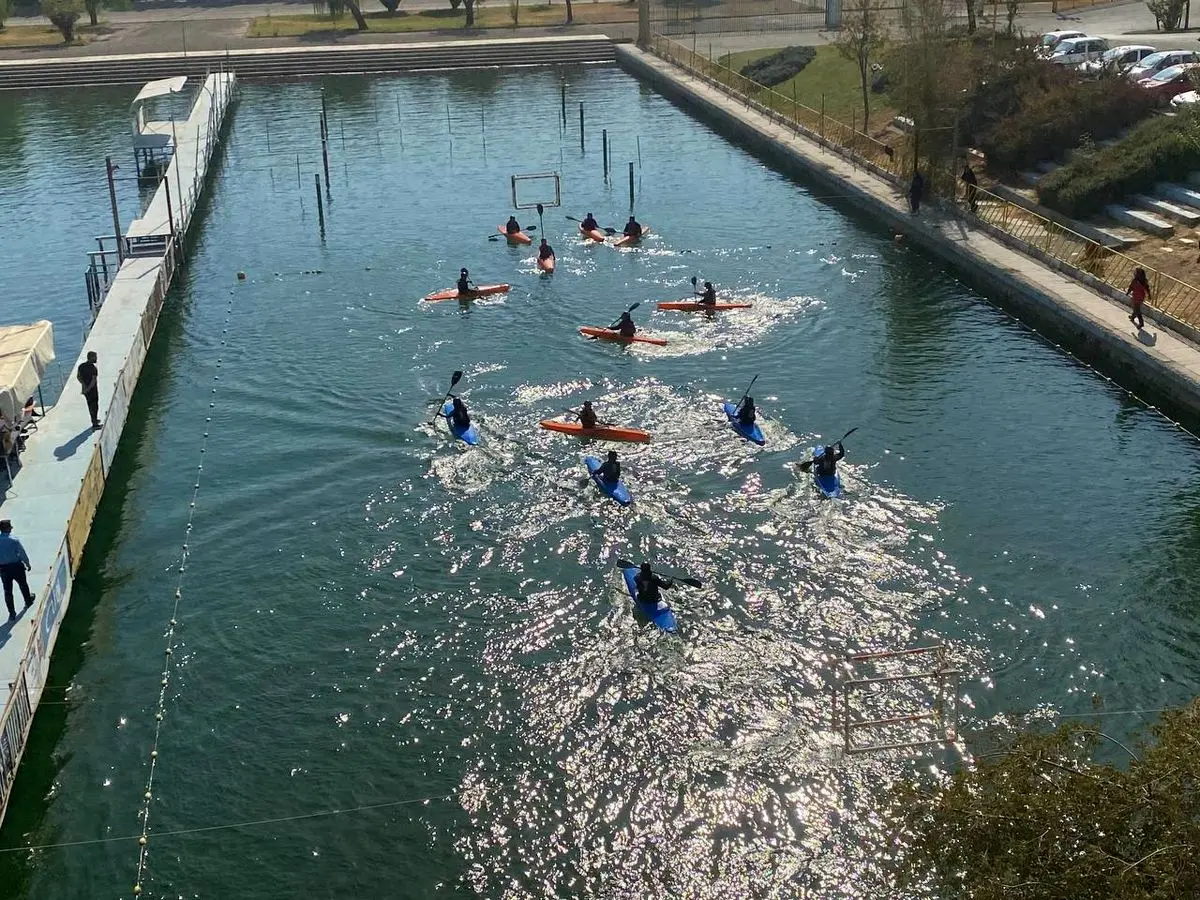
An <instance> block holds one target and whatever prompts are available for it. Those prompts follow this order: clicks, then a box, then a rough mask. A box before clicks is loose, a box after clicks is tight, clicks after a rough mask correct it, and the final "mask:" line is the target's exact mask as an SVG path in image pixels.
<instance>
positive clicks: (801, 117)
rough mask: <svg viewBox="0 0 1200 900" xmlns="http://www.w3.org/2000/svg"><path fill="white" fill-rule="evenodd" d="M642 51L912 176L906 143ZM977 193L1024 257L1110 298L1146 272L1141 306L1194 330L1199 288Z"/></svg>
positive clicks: (896, 179) (687, 62)
mask: <svg viewBox="0 0 1200 900" xmlns="http://www.w3.org/2000/svg"><path fill="white" fill-rule="evenodd" d="M649 49H650V50H651V52H653V53H654V54H655V55H656V56H658V57H660V58H662V59H664V60H666V61H667V62H670V63H674V64H675V65H677V66H679V67H680V68H683V69H685V70H687V71H689V72H691V73H692V74H693V75H695V76H697V77H699V78H701V79H703V80H704V81H706V82H708V83H709V84H711V85H714V86H715V87H717V88H718V89H720V90H722V91H724V92H725V93H727V94H729V95H730V96H733V97H736V98H737V99H739V100H741V101H743V102H744V103H745V104H746V105H747V107H750V108H753V109H756V110H757V111H759V112H761V113H763V114H764V115H766V116H768V117H770V118H771V119H772V120H773V121H776V122H780V123H782V124H784V125H786V126H787V127H790V128H792V129H793V130H795V131H797V132H799V133H802V134H804V135H805V136H806V137H809V138H811V139H813V140H816V141H818V142H819V143H821V144H823V145H824V146H826V147H828V148H829V149H831V150H834V151H836V152H838V153H840V154H841V155H843V156H846V157H847V158H849V159H851V160H852V161H853V162H855V163H856V164H859V165H863V166H864V167H866V168H869V169H872V170H873V171H874V172H875V173H876V174H877V175H879V176H880V177H882V178H884V179H886V180H888V181H890V182H891V183H892V184H894V185H896V186H897V187H901V186H903V184H904V182H905V180H906V176H907V174H908V173H909V172H911V171H912V170H913V159H912V155H911V148H910V146H909V143H908V142H907V141H905V142H904V145H903V146H901V147H898V148H893V147H889V146H888V145H886V144H884V143H883V142H881V141H878V140H876V139H875V138H873V137H871V136H870V135H869V134H866V133H865V132H864V131H862V130H860V129H859V128H858V127H857V125H856V124H852V125H847V124H846V123H844V122H840V121H838V120H836V119H833V118H831V117H830V116H828V115H827V114H826V113H825V112H824V111H823V110H816V109H813V108H812V107H810V106H805V105H804V104H802V103H799V102H797V100H796V98H795V97H794V96H793V97H788V96H787V95H785V94H782V93H780V92H779V91H776V90H773V89H772V88H769V87H766V86H765V85H761V84H758V83H757V82H755V81H752V80H751V79H749V78H746V77H745V76H744V75H742V74H740V73H738V72H735V71H734V70H733V69H731V68H729V67H728V66H724V65H722V64H721V63H720V61H719V60H716V59H711V58H710V57H707V56H705V55H704V54H703V53H700V52H698V51H697V50H696V49H695V48H694V47H693V48H688V47H687V46H685V45H683V44H680V43H678V42H677V41H673V40H671V39H670V38H667V37H664V36H662V35H659V34H655V35H652V36H651V42H650V48H649ZM946 184H953V185H955V186H956V187H955V188H954V190H953V191H952V192H951V195H950V196H948V197H945V199H947V200H949V201H950V202H952V203H957V202H958V201H959V196H960V195H962V193H963V192H962V190H961V189H962V188H963V187H965V186H962V185H960V184H959V183H958V180H957V177H956V173H955V172H943V173H932V176H930V175H927V177H926V185H927V186H928V187H929V188H930V189H932V190H933V191H935V192H936V189H937V187H938V186H939V185H946ZM976 190H977V194H976V210H975V212H974V215H975V216H976V217H977V218H978V219H979V221H980V222H982V223H984V224H985V225H987V226H990V228H992V229H994V230H995V231H997V232H999V233H1000V235H1001V236H1002V238H1003V239H1005V240H1006V241H1007V242H1008V243H1012V244H1015V245H1016V246H1017V248H1018V249H1020V250H1022V251H1023V252H1026V253H1030V254H1031V255H1034V256H1041V257H1045V258H1048V259H1049V260H1051V261H1053V262H1055V263H1057V264H1058V266H1059V267H1060V268H1062V269H1063V270H1065V272H1066V274H1068V275H1070V276H1072V277H1074V278H1076V279H1077V280H1079V281H1082V282H1083V283H1084V284H1086V285H1088V286H1089V287H1092V288H1097V287H1099V286H1103V287H1105V288H1108V291H1102V293H1106V294H1107V295H1109V296H1110V297H1111V296H1112V295H1113V293H1114V292H1115V293H1116V294H1121V293H1124V292H1125V290H1126V289H1127V288H1128V286H1129V283H1130V281H1131V280H1132V279H1133V273H1134V270H1135V269H1139V268H1141V269H1145V270H1146V275H1147V277H1148V278H1149V281H1150V297H1151V302H1150V303H1147V304H1146V305H1147V306H1148V307H1149V308H1150V309H1152V310H1156V311H1158V312H1159V313H1163V314H1165V316H1166V317H1169V318H1173V319H1176V320H1178V321H1180V322H1183V323H1184V324H1185V325H1187V326H1191V327H1192V328H1200V286H1197V285H1193V284H1190V283H1188V282H1186V281H1182V280H1180V279H1178V278H1176V277H1174V276H1173V275H1168V274H1167V273H1166V272H1160V271H1159V270H1157V269H1155V268H1154V267H1153V266H1149V265H1147V264H1145V263H1143V262H1140V261H1139V260H1137V259H1135V258H1134V257H1132V256H1129V255H1128V254H1126V253H1123V252H1121V251H1119V250H1114V249H1112V248H1111V247H1106V246H1104V245H1103V244H1100V243H1098V242H1097V241H1095V240H1093V239H1091V238H1089V237H1086V236H1084V235H1082V234H1079V233H1078V232H1076V231H1073V230H1072V229H1070V228H1067V227H1066V226H1064V225H1060V224H1059V223H1057V222H1054V221H1052V220H1050V219H1047V218H1045V217H1044V216H1041V215H1039V214H1038V213H1037V212H1034V211H1033V210H1030V209H1027V208H1026V207H1024V206H1020V205H1018V204H1016V203H1012V202H1011V201H1009V200H1006V199H1004V198H1002V197H1000V196H998V195H996V194H993V193H991V192H990V191H987V190H985V189H984V188H977V189H976ZM935 196H936V194H935ZM1160 319H1161V317H1160ZM1168 324H1169V323H1168Z"/></svg>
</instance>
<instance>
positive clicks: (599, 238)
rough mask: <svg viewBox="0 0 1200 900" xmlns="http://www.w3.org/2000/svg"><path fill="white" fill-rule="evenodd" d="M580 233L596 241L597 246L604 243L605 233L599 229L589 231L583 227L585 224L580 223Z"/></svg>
mask: <svg viewBox="0 0 1200 900" xmlns="http://www.w3.org/2000/svg"><path fill="white" fill-rule="evenodd" d="M579 233H580V234H582V235H583V236H584V237H585V238H590V239H591V240H593V241H595V242H596V243H597V244H603V243H604V232H603V231H601V230H600V229H599V228H593V229H592V230H591V231H588V230H587V229H586V228H584V227H583V223H582V222H580V223H579Z"/></svg>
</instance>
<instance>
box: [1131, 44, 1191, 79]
mask: <svg viewBox="0 0 1200 900" xmlns="http://www.w3.org/2000/svg"><path fill="white" fill-rule="evenodd" d="M1193 62H1200V53H1197V52H1196V51H1195V50H1160V51H1159V52H1158V53H1151V54H1150V55H1149V56H1147V57H1145V58H1144V59H1142V61H1141V62H1139V63H1138V64H1137V65H1135V66H1132V67H1131V68H1130V69H1128V70H1127V71H1126V72H1125V75H1126V76H1127V77H1128V78H1129V79H1130V80H1131V81H1141V80H1142V79H1143V78H1153V77H1154V76H1155V75H1157V74H1158V73H1159V72H1161V71H1162V70H1163V69H1169V68H1170V67H1171V66H1181V65H1183V64H1184V63H1193Z"/></svg>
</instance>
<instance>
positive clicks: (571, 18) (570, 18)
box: [0, 0, 575, 25]
mask: <svg viewBox="0 0 1200 900" xmlns="http://www.w3.org/2000/svg"><path fill="white" fill-rule="evenodd" d="M0 2H7V0H0ZM574 21H575V13H574V12H573V11H572V10H571V0H567V24H568V25H570V24H571V23H572V22H574Z"/></svg>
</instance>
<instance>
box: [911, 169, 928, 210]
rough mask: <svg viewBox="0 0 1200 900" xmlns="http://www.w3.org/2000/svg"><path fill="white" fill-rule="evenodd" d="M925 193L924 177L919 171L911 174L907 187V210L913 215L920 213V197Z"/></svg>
mask: <svg viewBox="0 0 1200 900" xmlns="http://www.w3.org/2000/svg"><path fill="white" fill-rule="evenodd" d="M924 193H925V176H924V175H922V174H921V172H920V170H917V171H916V172H913V177H912V181H911V182H910V183H909V185H908V208H909V209H910V210H912V213H913V215H916V214H917V213H919V212H920V211H921V196H922V194H924Z"/></svg>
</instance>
